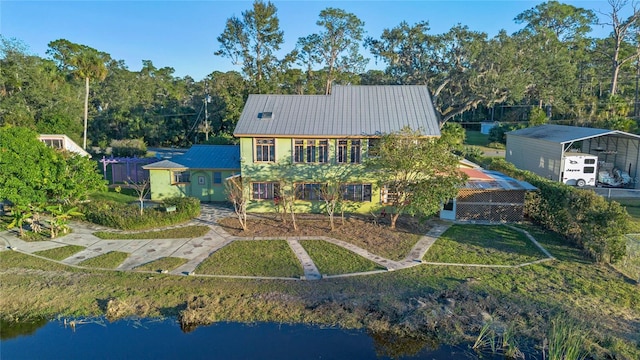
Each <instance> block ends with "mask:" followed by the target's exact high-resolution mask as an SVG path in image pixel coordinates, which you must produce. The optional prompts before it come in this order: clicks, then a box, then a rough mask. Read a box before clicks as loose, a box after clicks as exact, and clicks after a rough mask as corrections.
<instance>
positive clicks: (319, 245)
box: [300, 240, 385, 275]
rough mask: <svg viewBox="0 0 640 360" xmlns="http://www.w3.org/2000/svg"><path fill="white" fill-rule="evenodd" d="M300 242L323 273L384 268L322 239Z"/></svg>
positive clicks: (331, 273)
mask: <svg viewBox="0 0 640 360" xmlns="http://www.w3.org/2000/svg"><path fill="white" fill-rule="evenodd" d="M300 244H301V245H302V247H304V249H305V250H306V251H307V254H309V256H310V257H311V259H313V262H314V263H315V264H316V266H317V267H318V270H319V271H320V273H321V274H323V275H336V274H349V273H356V272H364V271H373V270H384V269H385V268H384V267H382V266H380V265H378V264H376V263H374V262H373V261H371V260H369V259H365V258H363V257H362V256H360V255H357V254H354V253H353V252H351V251H349V250H347V249H345V248H343V247H341V246H338V245H334V244H331V243H329V242H326V241H323V240H302V241H300Z"/></svg>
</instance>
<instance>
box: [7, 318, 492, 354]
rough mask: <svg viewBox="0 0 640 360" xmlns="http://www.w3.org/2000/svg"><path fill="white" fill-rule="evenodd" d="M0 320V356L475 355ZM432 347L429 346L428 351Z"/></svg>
mask: <svg viewBox="0 0 640 360" xmlns="http://www.w3.org/2000/svg"><path fill="white" fill-rule="evenodd" d="M76 321H77V325H75V326H73V327H72V326H70V325H69V322H67V323H66V324H65V322H64V321H62V320H54V321H46V320H43V321H40V322H35V323H29V324H7V323H2V324H0V329H1V334H2V337H1V338H2V340H1V343H0V358H2V359H3V360H6V359H87V358H91V359H125V358H126V359H176V358H186V359H478V358H479V357H478V355H477V354H476V353H474V352H473V351H472V350H471V349H470V348H469V346H467V345H463V346H437V345H436V346H434V345H433V344H425V343H424V341H422V342H420V341H416V340H413V341H406V340H403V339H397V338H391V337H385V336H380V335H373V336H371V335H370V334H368V333H367V332H366V331H364V330H345V329H340V328H333V327H331V328H327V327H320V326H308V325H299V324H276V323H256V324H242V323H216V324H213V325H209V326H200V327H197V328H195V329H193V330H192V331H189V332H184V331H182V330H181V329H180V326H179V324H178V322H177V321H176V320H175V319H164V320H152V319H129V320H120V321H116V322H109V321H107V320H104V319H102V318H98V319H92V320H85V321H80V320H76ZM433 347H437V348H436V349H434V348H433ZM492 358H494V359H502V357H501V356H500V357H492V356H482V359H492Z"/></svg>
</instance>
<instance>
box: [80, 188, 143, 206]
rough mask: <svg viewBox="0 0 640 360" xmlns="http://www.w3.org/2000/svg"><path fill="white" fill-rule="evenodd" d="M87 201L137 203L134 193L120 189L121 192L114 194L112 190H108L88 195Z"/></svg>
mask: <svg viewBox="0 0 640 360" xmlns="http://www.w3.org/2000/svg"><path fill="white" fill-rule="evenodd" d="M89 199H91V200H93V201H115V202H118V203H122V204H130V203H132V202H134V201H138V197H137V196H135V191H133V190H132V189H122V191H121V192H116V191H115V190H114V189H113V188H109V191H101V192H95V193H93V194H91V195H89Z"/></svg>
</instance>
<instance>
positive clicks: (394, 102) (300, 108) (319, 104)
mask: <svg viewBox="0 0 640 360" xmlns="http://www.w3.org/2000/svg"><path fill="white" fill-rule="evenodd" d="M264 111H272V112H273V114H274V117H273V118H272V119H260V118H259V117H258V114H259V113H261V112H264ZM405 126H409V127H411V128H412V129H414V130H418V129H419V130H421V131H422V132H423V134H425V135H436V136H437V135H440V126H439V122H438V117H437V115H436V113H435V109H434V108H433V103H432V101H431V96H430V94H429V91H428V89H427V87H426V86H422V85H410V86H400V85H395V86H394V85H385V86H336V87H334V88H333V94H331V95H249V98H248V99H247V102H246V104H245V107H244V109H243V111H242V114H241V116H240V120H239V122H238V125H237V126H236V130H235V132H234V135H235V136H243V135H244V136H247V135H249V136H250V135H264V136H273V135H283V136H367V135H375V134H379V133H389V132H394V131H398V130H401V129H402V128H403V127H405Z"/></svg>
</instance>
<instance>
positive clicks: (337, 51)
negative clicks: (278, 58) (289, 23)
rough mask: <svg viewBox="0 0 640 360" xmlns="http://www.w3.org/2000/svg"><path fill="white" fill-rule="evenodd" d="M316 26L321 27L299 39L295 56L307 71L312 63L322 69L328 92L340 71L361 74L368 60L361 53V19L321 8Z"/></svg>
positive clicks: (339, 10) (338, 11)
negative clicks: (320, 29)
mask: <svg viewBox="0 0 640 360" xmlns="http://www.w3.org/2000/svg"><path fill="white" fill-rule="evenodd" d="M316 25H318V26H321V27H322V28H323V30H322V31H320V32H319V33H318V34H311V35H309V36H307V37H304V38H300V39H298V44H297V49H296V51H297V52H298V54H297V58H298V60H299V61H300V62H301V63H302V64H303V65H304V66H305V67H306V70H307V73H310V72H311V69H312V68H313V66H314V65H320V66H322V67H323V68H324V70H325V72H324V75H325V77H326V79H325V86H324V88H325V90H324V93H325V95H328V94H330V93H331V84H332V83H333V82H334V81H335V80H336V79H337V78H339V77H340V76H341V75H343V74H348V73H360V72H362V71H364V68H365V66H366V65H367V62H368V60H367V59H365V58H364V56H362V55H361V54H360V42H361V41H362V37H363V35H364V22H363V21H362V20H360V19H359V18H358V17H357V16H356V15H354V14H352V13H348V12H346V11H344V10H342V9H336V8H326V9H324V10H322V11H320V18H319V20H318V21H317V22H316Z"/></svg>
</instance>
